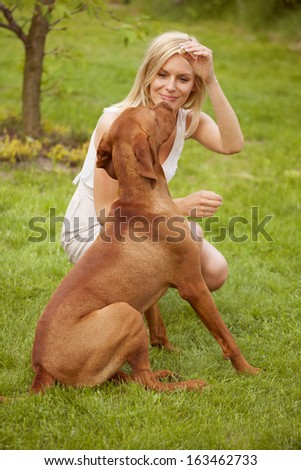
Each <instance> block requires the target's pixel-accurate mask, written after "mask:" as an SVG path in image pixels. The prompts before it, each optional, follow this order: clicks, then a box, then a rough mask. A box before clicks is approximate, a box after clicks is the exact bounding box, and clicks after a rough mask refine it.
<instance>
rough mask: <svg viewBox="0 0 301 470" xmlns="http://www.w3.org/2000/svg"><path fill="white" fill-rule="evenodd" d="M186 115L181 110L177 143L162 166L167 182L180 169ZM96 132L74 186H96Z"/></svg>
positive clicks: (109, 110) (178, 119)
mask: <svg viewBox="0 0 301 470" xmlns="http://www.w3.org/2000/svg"><path fill="white" fill-rule="evenodd" d="M112 111H114V109H113V108H107V110H106V109H105V110H104V113H105V112H112ZM186 115H187V110H186V109H182V108H180V109H179V112H178V117H177V132H176V137H175V141H174V144H173V146H172V149H171V151H170V153H169V155H168V157H167V159H166V160H165V162H164V163H163V165H162V168H163V171H164V174H165V177H166V180H167V182H169V181H170V180H171V179H172V178H173V177H174V175H175V173H176V171H177V168H178V160H179V158H180V155H181V152H182V150H183V146H184V141H185V131H186ZM95 132H96V129H94V132H93V134H92V137H91V140H90V145H89V148H88V152H87V155H86V158H85V161H84V164H83V167H82V170H81V172H80V173H79V174H78V175H77V176H76V177H75V178H74V180H73V184H77V183H78V182H79V181H80V180H81V181H83V182H84V183H85V184H86V185H87V186H89V187H90V188H91V189H93V186H94V168H95V162H96V150H95V146H94V136H95Z"/></svg>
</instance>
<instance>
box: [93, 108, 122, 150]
mask: <svg viewBox="0 0 301 470" xmlns="http://www.w3.org/2000/svg"><path fill="white" fill-rule="evenodd" d="M117 117H118V113H116V112H114V111H108V112H106V113H104V114H102V115H101V116H100V118H99V120H98V123H97V125H96V129H95V135H94V145H95V148H97V147H98V144H99V142H100V141H101V139H102V137H103V136H104V134H105V133H106V132H108V131H109V129H110V127H111V125H112V124H113V122H114V121H115V119H116V118H117Z"/></svg>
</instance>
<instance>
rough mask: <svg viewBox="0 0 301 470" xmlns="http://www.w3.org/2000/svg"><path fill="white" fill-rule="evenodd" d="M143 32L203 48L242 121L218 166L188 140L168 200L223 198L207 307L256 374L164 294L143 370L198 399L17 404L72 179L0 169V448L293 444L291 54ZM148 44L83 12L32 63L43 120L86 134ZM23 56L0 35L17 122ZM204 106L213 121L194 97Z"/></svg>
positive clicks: (298, 385)
mask: <svg viewBox="0 0 301 470" xmlns="http://www.w3.org/2000/svg"><path fill="white" fill-rule="evenodd" d="M148 29H149V32H151V33H152V35H154V34H157V33H159V32H161V31H164V30H168V29H183V30H186V31H189V32H190V33H191V34H194V35H196V36H197V37H198V38H199V40H200V41H201V42H203V43H204V44H206V45H208V46H209V47H211V48H212V49H213V50H214V57H215V69H216V73H217V76H218V78H219V80H220V82H221V84H222V86H223V89H224V91H225V93H226V95H227V96H228V98H229V100H230V102H231V104H232V105H233V107H234V109H235V110H236V111H237V114H238V117H239V119H240V122H241V125H242V129H243V132H244V135H245V147H244V149H243V151H242V152H241V153H240V154H239V155H236V156H227V157H225V156H220V155H216V154H213V153H211V152H209V151H207V150H205V149H203V148H200V147H199V146H198V145H197V144H196V143H194V142H191V141H189V142H187V143H186V145H185V149H184V152H183V155H182V157H181V161H180V166H179V170H178V173H177V175H176V177H175V178H174V180H173V181H172V182H171V184H170V189H171V193H172V195H173V196H174V197H181V196H184V195H186V194H188V193H190V192H193V191H197V190H198V189H210V190H213V191H216V192H217V193H219V194H222V195H223V197H224V204H223V207H222V208H221V209H220V210H219V212H218V214H217V215H218V217H219V219H218V221H216V220H214V221H211V222H212V224H211V226H209V225H210V224H209V223H208V222H207V225H206V226H205V221H203V222H202V224H203V227H204V228H206V231H207V238H208V240H211V241H212V242H214V243H215V244H216V246H218V248H219V249H220V250H221V252H222V253H223V254H224V255H225V257H226V258H227V260H228V262H229V267H230V275H229V279H228V281H227V283H226V284H225V285H224V287H223V288H222V289H221V290H220V291H219V292H217V293H214V299H215V301H216V303H217V305H218V308H219V310H220V312H221V314H222V316H223V318H224V319H225V322H226V323H227V325H228V326H229V328H230V329H231V331H232V333H233V335H234V337H235V338H236V340H237V342H238V344H239V345H240V347H241V349H242V351H243V353H244V355H245V357H246V358H247V359H248V360H249V361H250V363H251V364H253V365H255V366H257V367H260V368H261V369H262V371H263V372H262V373H261V374H260V375H258V376H256V377H244V376H238V375H237V374H236V373H235V371H234V370H233V369H232V368H231V365H230V364H229V363H228V362H226V361H223V359H222V357H221V352H220V349H219V347H218V345H217V344H216V342H215V340H213V338H212V337H211V336H210V335H209V334H208V332H207V330H206V329H205V327H204V326H203V325H202V324H201V323H200V322H199V320H198V319H197V317H196V315H195V313H194V312H193V311H192V309H191V308H190V306H189V305H188V304H187V303H185V302H184V301H183V300H181V298H180V297H179V295H178V293H177V292H175V291H173V290H170V291H168V293H167V294H166V295H165V296H164V298H162V299H161V301H160V305H161V310H162V314H163V317H164V320H165V323H166V326H167V329H168V334H169V337H170V339H171V341H172V342H173V344H174V345H175V346H176V347H177V350H176V352H173V353H168V352H166V351H159V350H154V349H151V350H150V357H151V363H152V366H153V368H154V369H158V368H168V369H171V370H174V371H176V372H178V373H179V374H181V376H182V377H183V378H185V379H186V378H187V379H188V378H203V379H205V380H206V381H207V382H208V384H209V386H208V387H207V388H206V389H205V390H204V391H203V393H201V394H200V393H197V392H186V391H177V392H175V393H170V394H164V393H163V394H159V393H156V392H150V391H146V390H144V389H143V388H142V387H139V386H138V385H135V384H130V385H128V384H122V385H118V386H116V385H113V384H109V383H108V384H104V385H102V386H99V387H97V388H96V389H88V388H83V389H79V390H75V389H72V388H64V387H60V386H57V387H54V388H52V389H50V390H49V391H47V393H45V395H43V396H30V395H27V391H28V389H29V387H30V384H31V381H32V378H33V372H32V370H31V366H30V354H31V347H32V342H33V337H34V331H35V326H36V322H37V319H38V317H39V315H40V313H41V311H42V309H43V307H44V306H45V304H46V303H47V301H48V299H49V297H50V295H51V293H52V292H53V291H54V289H55V287H56V286H57V285H58V283H59V282H60V280H61V279H62V278H63V276H64V275H65V274H66V273H67V272H68V271H69V269H70V267H71V266H70V264H69V263H68V261H67V259H66V255H65V253H64V252H63V250H62V248H61V247H60V244H59V231H60V227H61V223H60V222H59V221H57V222H56V223H55V224H54V226H53V227H52V228H51V230H50V229H49V211H50V208H55V211H56V215H57V216H63V215H64V211H65V209H66V206H67V204H68V201H69V199H70V197H71V195H72V192H73V190H74V188H73V186H72V183H71V182H72V179H73V177H74V175H75V174H76V173H77V171H78V169H77V168H73V169H70V168H67V167H63V166H61V165H58V164H52V165H45V162H42V163H43V164H41V162H39V161H38V162H33V163H26V162H23V163H19V164H17V165H15V166H13V165H10V164H8V163H2V164H1V166H0V174H1V186H0V208H1V209H0V210H1V238H0V266H1V287H0V289H1V304H0V309H1V321H2V329H1V331H2V344H3V349H2V352H1V364H2V370H1V394H2V395H5V396H10V397H16V399H14V400H12V401H10V402H7V403H5V404H4V405H3V406H2V407H1V421H2V423H3V426H2V429H1V433H2V435H1V442H2V448H4V449H104V450H105V449H300V448H301V435H300V429H301V426H300V418H301V411H300V410H301V406H300V405H301V403H300V398H301V374H300V349H301V317H300V266H301V256H300V253H301V239H300V230H301V218H300V200H301V199H300V196H301V194H300V187H301V184H300V183H301V165H300V158H301V148H300V102H301V89H300V80H301V72H300V70H301V56H300V44H299V43H297V42H296V41H294V40H293V39H287V38H286V37H282V36H281V35H279V34H274V35H272V36H267V35H263V34H256V33H250V31H248V30H246V29H243V28H238V27H234V26H233V24H230V23H225V22H222V21H220V22H219V23H216V22H210V21H203V22H202V23H201V24H196V23H193V22H190V23H189V25H188V24H185V23H184V21H183V23H181V24H179V23H171V22H167V20H164V22H162V23H160V24H159V23H157V22H155V21H153V22H149V24H148ZM79 30H80V32H81V38H82V39H81V40H80V41H79V40H77V39H76V38H77V35H78V31H79ZM113 36H114V41H113V40H112V37H113ZM3 38H4V41H3ZM148 39H149V36H147V37H146V38H145V39H144V40H143V41H135V42H133V43H131V44H129V46H128V47H127V48H126V47H124V46H123V43H122V34H121V33H120V32H112V31H111V30H109V29H106V28H104V27H103V26H102V25H101V24H100V23H99V22H98V21H97V19H95V18H91V17H86V16H85V15H82V16H81V17H79V16H78V17H74V18H73V19H72V22H70V25H69V29H68V31H66V32H58V33H55V34H53V35H52V36H50V37H49V44H48V47H49V49H53V48H55V47H56V46H58V45H60V46H61V47H64V48H65V49H68V53H67V52H66V53H65V56H64V57H61V58H60V59H58V58H55V57H53V56H49V57H48V58H47V61H46V74H45V86H46V87H47V88H48V92H46V94H45V95H44V99H43V117H44V121H45V122H46V123H47V125H48V126H50V127H51V126H53V127H55V126H57V127H60V128H61V129H67V130H70V129H71V131H72V132H74V133H80V134H81V135H85V136H88V135H89V134H90V133H91V132H92V130H93V127H94V125H95V123H96V122H97V119H98V117H99V115H100V113H101V111H102V108H103V107H104V106H107V105H109V104H111V103H114V102H116V101H118V100H119V99H121V98H122V97H123V96H124V95H125V93H126V92H127V90H128V89H129V87H130V86H131V83H132V80H133V78H134V75H135V71H136V68H137V66H138V64H139V61H140V59H141V57H142V54H143V50H144V47H145V43H146V42H147V41H148ZM68 56H70V57H72V58H73V60H71V59H70V58H68ZM21 60H22V50H21V46H19V44H18V43H17V42H16V41H15V40H12V39H8V38H7V37H6V36H4V34H3V33H2V32H1V45H0V80H1V83H3V84H2V85H1V88H2V93H1V95H0V106H1V113H0V116H1V118H4V117H5V116H7V115H8V114H16V113H18V111H19V93H20V84H21V75H20V70H19V69H20V63H21ZM205 109H206V111H207V112H209V113H211V112H212V111H211V108H210V104H209V103H208V102H207V103H206V104H205ZM36 216H38V217H44V219H43V220H41V222H40V226H41V227H43V229H46V230H47V234H48V236H47V239H46V240H44V241H43V242H41V243H30V242H29V241H28V237H29V236H33V235H34V234H33V233H32V231H31V230H30V225H29V224H30V220H31V219H32V218H33V217H36ZM268 216H270V217H268ZM266 217H267V218H266ZM234 218H236V219H234ZM234 222H235V223H234ZM260 227H261V230H259V229H260ZM264 230H265V231H264ZM258 231H259V232H258ZM222 235H223V236H222ZM218 239H222V240H220V241H218ZM19 396H21V399H17V398H18V397H19Z"/></svg>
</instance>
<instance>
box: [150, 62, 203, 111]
mask: <svg viewBox="0 0 301 470" xmlns="http://www.w3.org/2000/svg"><path fill="white" fill-rule="evenodd" d="M149 90H150V99H151V102H152V104H154V105H156V104H158V103H160V101H167V102H168V103H169V104H170V105H171V107H172V108H173V109H174V110H178V109H179V108H181V107H182V106H183V105H184V104H185V103H186V101H187V100H188V98H189V96H190V93H191V92H192V91H193V90H194V72H193V70H192V67H191V65H190V64H189V62H188V61H187V60H186V59H184V57H182V56H181V55H180V54H175V55H173V56H171V57H170V58H169V59H168V60H167V61H166V62H165V64H164V65H163V66H162V68H161V69H160V70H159V71H158V73H157V74H156V76H155V77H154V78H153V81H152V82H151V84H150V89H149Z"/></svg>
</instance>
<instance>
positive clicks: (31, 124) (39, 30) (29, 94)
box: [22, 0, 55, 138]
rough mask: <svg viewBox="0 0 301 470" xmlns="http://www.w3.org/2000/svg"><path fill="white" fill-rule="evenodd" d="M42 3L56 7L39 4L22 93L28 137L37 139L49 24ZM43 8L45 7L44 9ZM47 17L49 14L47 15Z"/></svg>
mask: <svg viewBox="0 0 301 470" xmlns="http://www.w3.org/2000/svg"><path fill="white" fill-rule="evenodd" d="M40 3H44V5H45V4H46V5H54V3H55V0H48V1H45V0H44V1H43V0H42V2H37V3H36V4H35V8H34V13H33V16H32V21H31V25H30V29H29V32H28V36H27V41H26V43H25V66H24V76H23V92H22V121H23V129H24V132H25V134H26V135H28V136H30V137H33V138H37V137H39V135H40V134H41V110H40V101H41V78H42V73H43V61H44V50H45V43H46V36H47V34H48V32H49V23H48V20H47V18H46V17H45V16H44V15H43V12H42V9H41V6H40ZM42 8H43V7H42ZM46 15H47V13H46Z"/></svg>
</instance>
